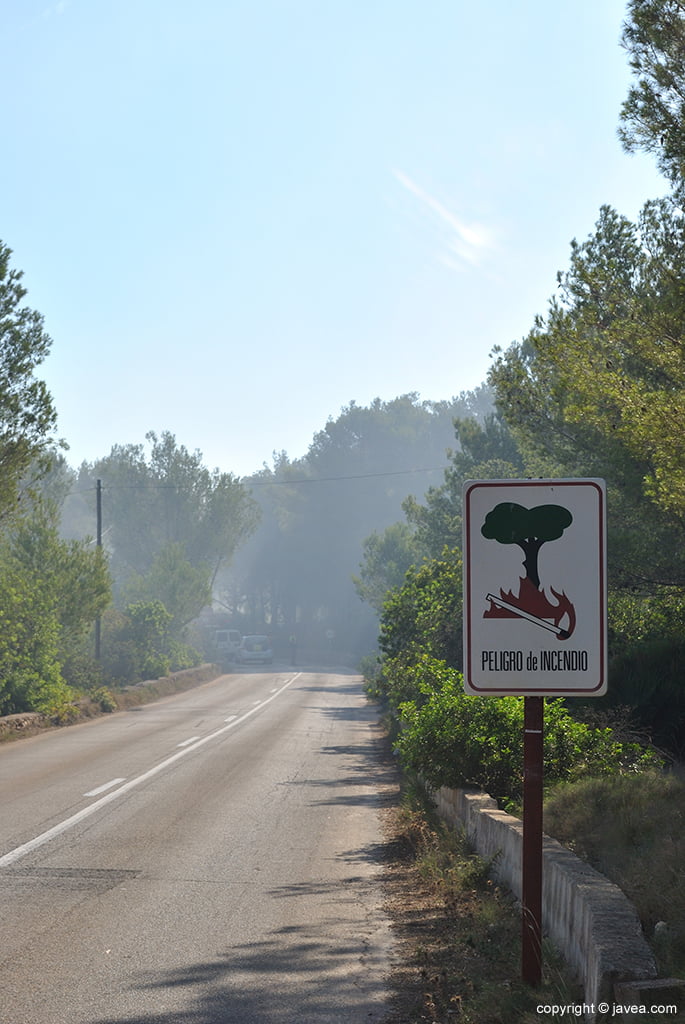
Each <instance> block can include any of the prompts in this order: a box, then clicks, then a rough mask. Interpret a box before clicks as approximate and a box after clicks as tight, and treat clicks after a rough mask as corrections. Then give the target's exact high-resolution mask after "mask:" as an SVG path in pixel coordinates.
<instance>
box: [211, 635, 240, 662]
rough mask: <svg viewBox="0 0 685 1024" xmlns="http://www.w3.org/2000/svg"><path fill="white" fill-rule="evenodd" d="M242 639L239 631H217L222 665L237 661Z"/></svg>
mask: <svg viewBox="0 0 685 1024" xmlns="http://www.w3.org/2000/svg"><path fill="white" fill-rule="evenodd" d="M241 639H242V637H241V635H240V633H239V632H238V630H237V629H217V631H216V633H215V635H214V645H215V647H216V652H217V657H218V660H219V661H221V662H222V664H226V663H229V662H231V661H235V659H236V657H237V655H238V648H239V647H240V641H241Z"/></svg>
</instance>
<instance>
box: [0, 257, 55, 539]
mask: <svg viewBox="0 0 685 1024" xmlns="http://www.w3.org/2000/svg"><path fill="white" fill-rule="evenodd" d="M11 254H12V251H11V249H9V248H8V247H7V246H5V245H3V243H2V242H0V466H1V467H2V473H1V474H0V519H2V518H3V517H5V516H8V515H9V514H10V513H12V512H13V511H14V509H15V507H16V499H17V493H18V490H19V486H20V482H21V479H22V476H23V475H24V474H25V473H26V471H27V469H28V467H29V465H30V463H31V462H32V461H33V460H34V459H36V458H37V457H38V456H39V455H40V454H41V453H42V452H43V451H45V450H46V448H47V447H48V446H49V445H50V444H51V436H50V435H51V432H52V431H53V430H54V428H55V425H56V420H57V414H56V412H55V409H54V406H53V404H52V399H51V397H50V395H49V393H48V391H47V388H46V387H45V384H44V383H43V382H42V381H40V380H37V379H36V378H35V377H34V375H33V374H34V370H35V368H36V367H37V366H38V365H39V364H40V363H41V362H42V361H43V359H45V357H46V355H47V354H48V352H49V350H50V345H51V341H50V338H49V336H48V335H47V334H46V333H45V331H44V329H43V317H42V316H41V314H40V313H38V312H36V311H35V310H32V309H30V308H29V307H27V306H23V305H22V304H21V303H22V301H23V299H24V296H25V295H26V290H25V288H23V286H22V285H21V283H20V282H21V278H22V273H21V271H18V270H14V269H13V268H11V267H10V257H11Z"/></svg>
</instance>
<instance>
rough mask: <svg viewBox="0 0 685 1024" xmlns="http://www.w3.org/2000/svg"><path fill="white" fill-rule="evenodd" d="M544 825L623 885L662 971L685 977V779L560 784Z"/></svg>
mask: <svg viewBox="0 0 685 1024" xmlns="http://www.w3.org/2000/svg"><path fill="white" fill-rule="evenodd" d="M544 829H545V832H546V833H547V834H548V835H550V836H554V838H555V839H558V840H559V842H561V843H563V844H564V845H565V846H567V847H569V849H571V850H573V852H574V853H576V854H577V855H578V856H579V857H581V858H582V859H583V860H586V861H587V862H588V863H589V864H591V865H592V866H593V867H594V868H596V869H597V870H598V871H601V873H602V874H603V875H605V876H606V877H607V878H609V879H610V880H611V881H612V882H614V883H615V884H616V885H618V886H619V888H620V889H622V890H623V892H624V893H625V894H626V896H627V897H628V899H629V900H630V901H631V902H632V903H633V904H634V905H635V907H636V909H637V912H638V914H639V916H640V920H641V922H642V926H643V929H644V931H645V935H646V937H647V939H648V940H651V942H652V945H653V948H654V952H655V955H656V957H657V961H658V963H659V970H660V973H661V974H662V975H666V976H668V975H670V976H676V977H685V782H684V781H682V780H681V779H679V778H678V777H677V776H675V775H666V776H664V775H660V774H657V773H654V774H652V773H648V774H643V775H625V776H614V777H612V778H603V779H586V780H583V781H581V782H577V783H574V784H573V785H569V786H560V787H558V788H557V789H555V790H554V791H553V793H552V794H551V795H550V796H549V797H548V798H547V800H546V801H545V817H544ZM659 922H665V925H666V927H663V926H660V927H659V928H658V929H657V935H656V937H655V926H656V925H657V924H658V923H659Z"/></svg>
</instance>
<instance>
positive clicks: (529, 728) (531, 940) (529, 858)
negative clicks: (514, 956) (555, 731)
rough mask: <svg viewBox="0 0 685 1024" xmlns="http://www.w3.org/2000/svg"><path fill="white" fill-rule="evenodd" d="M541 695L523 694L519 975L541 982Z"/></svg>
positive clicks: (542, 730)
mask: <svg viewBox="0 0 685 1024" xmlns="http://www.w3.org/2000/svg"><path fill="white" fill-rule="evenodd" d="M544 709H545V698H544V697H524V722H523V872H522V900H521V902H522V907H523V914H522V921H521V925H522V927H521V976H522V978H523V980H524V981H526V982H527V983H528V984H529V985H539V984H540V982H541V981H542V765H543V733H544V726H543V719H544Z"/></svg>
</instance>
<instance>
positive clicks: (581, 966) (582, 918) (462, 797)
mask: <svg viewBox="0 0 685 1024" xmlns="http://www.w3.org/2000/svg"><path fill="white" fill-rule="evenodd" d="M431 795H432V797H433V799H434V800H435V803H436V805H437V809H438V813H439V814H440V816H441V818H442V819H443V820H444V821H446V822H448V823H449V824H452V825H457V824H461V825H463V826H464V828H465V830H466V833H467V835H468V836H469V838H470V840H471V842H472V843H473V845H474V847H475V849H476V850H477V851H478V853H479V855H480V856H481V857H483V859H485V860H490V859H491V858H494V861H493V865H492V874H493V876H494V877H495V878H497V879H498V880H499V881H502V882H504V883H505V884H506V885H507V886H508V887H509V888H510V889H511V891H512V892H513V893H514V894H515V895H516V896H517V897H518V899H521V859H522V847H523V822H521V821H520V820H519V819H518V818H514V817H512V815H510V814H506V813H505V812H504V811H501V810H499V808H498V807H497V803H496V802H495V801H494V800H493V799H492V797H489V796H488V795H487V794H480V793H467V792H465V791H464V790H459V789H447V788H443V789H440V790H438V791H437V792H432V794H431ZM542 877H543V882H542V905H543V911H542V927H543V931H544V933H545V935H547V936H548V937H549V938H550V939H551V940H552V942H553V943H554V945H555V946H556V947H557V948H558V949H559V950H560V952H561V953H562V955H563V957H564V959H565V960H566V962H567V963H568V964H569V966H570V967H571V968H572V969H573V970H574V971H575V972H577V974H578V977H579V978H580V979H581V983H582V984H583V986H584V989H585V1003H586V1004H587V1005H588V1006H589V1007H596V1006H598V1005H599V1003H601V1002H608V1003H610V1004H611V1003H612V1002H613V1000H614V985H615V984H616V983H617V982H626V981H643V980H646V979H651V978H655V977H656V974H657V967H656V962H655V960H654V956H653V954H652V951H651V949H650V948H649V946H648V945H647V942H646V941H645V939H644V936H643V934H642V927H641V925H640V920H639V918H638V916H637V912H636V910H635V908H634V907H633V905H632V903H630V902H629V900H628V899H627V898H626V896H625V895H624V893H623V892H621V890H620V889H619V888H618V887H617V886H615V885H613V884H612V883H611V882H609V881H608V880H607V879H606V878H604V876H603V875H600V874H599V872H598V871H595V870H594V868H591V867H590V866H589V865H588V864H585V863H584V862H583V861H582V860H580V859H579V858H578V857H576V856H574V854H572V853H571V852H570V851H569V850H567V849H565V847H563V846H561V844H560V843H558V842H557V841H556V840H555V839H550V838H548V837H547V836H545V837H544V838H543V876H542ZM588 1017H589V1019H590V1020H592V1019H594V1015H593V1014H589V1015H588Z"/></svg>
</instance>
